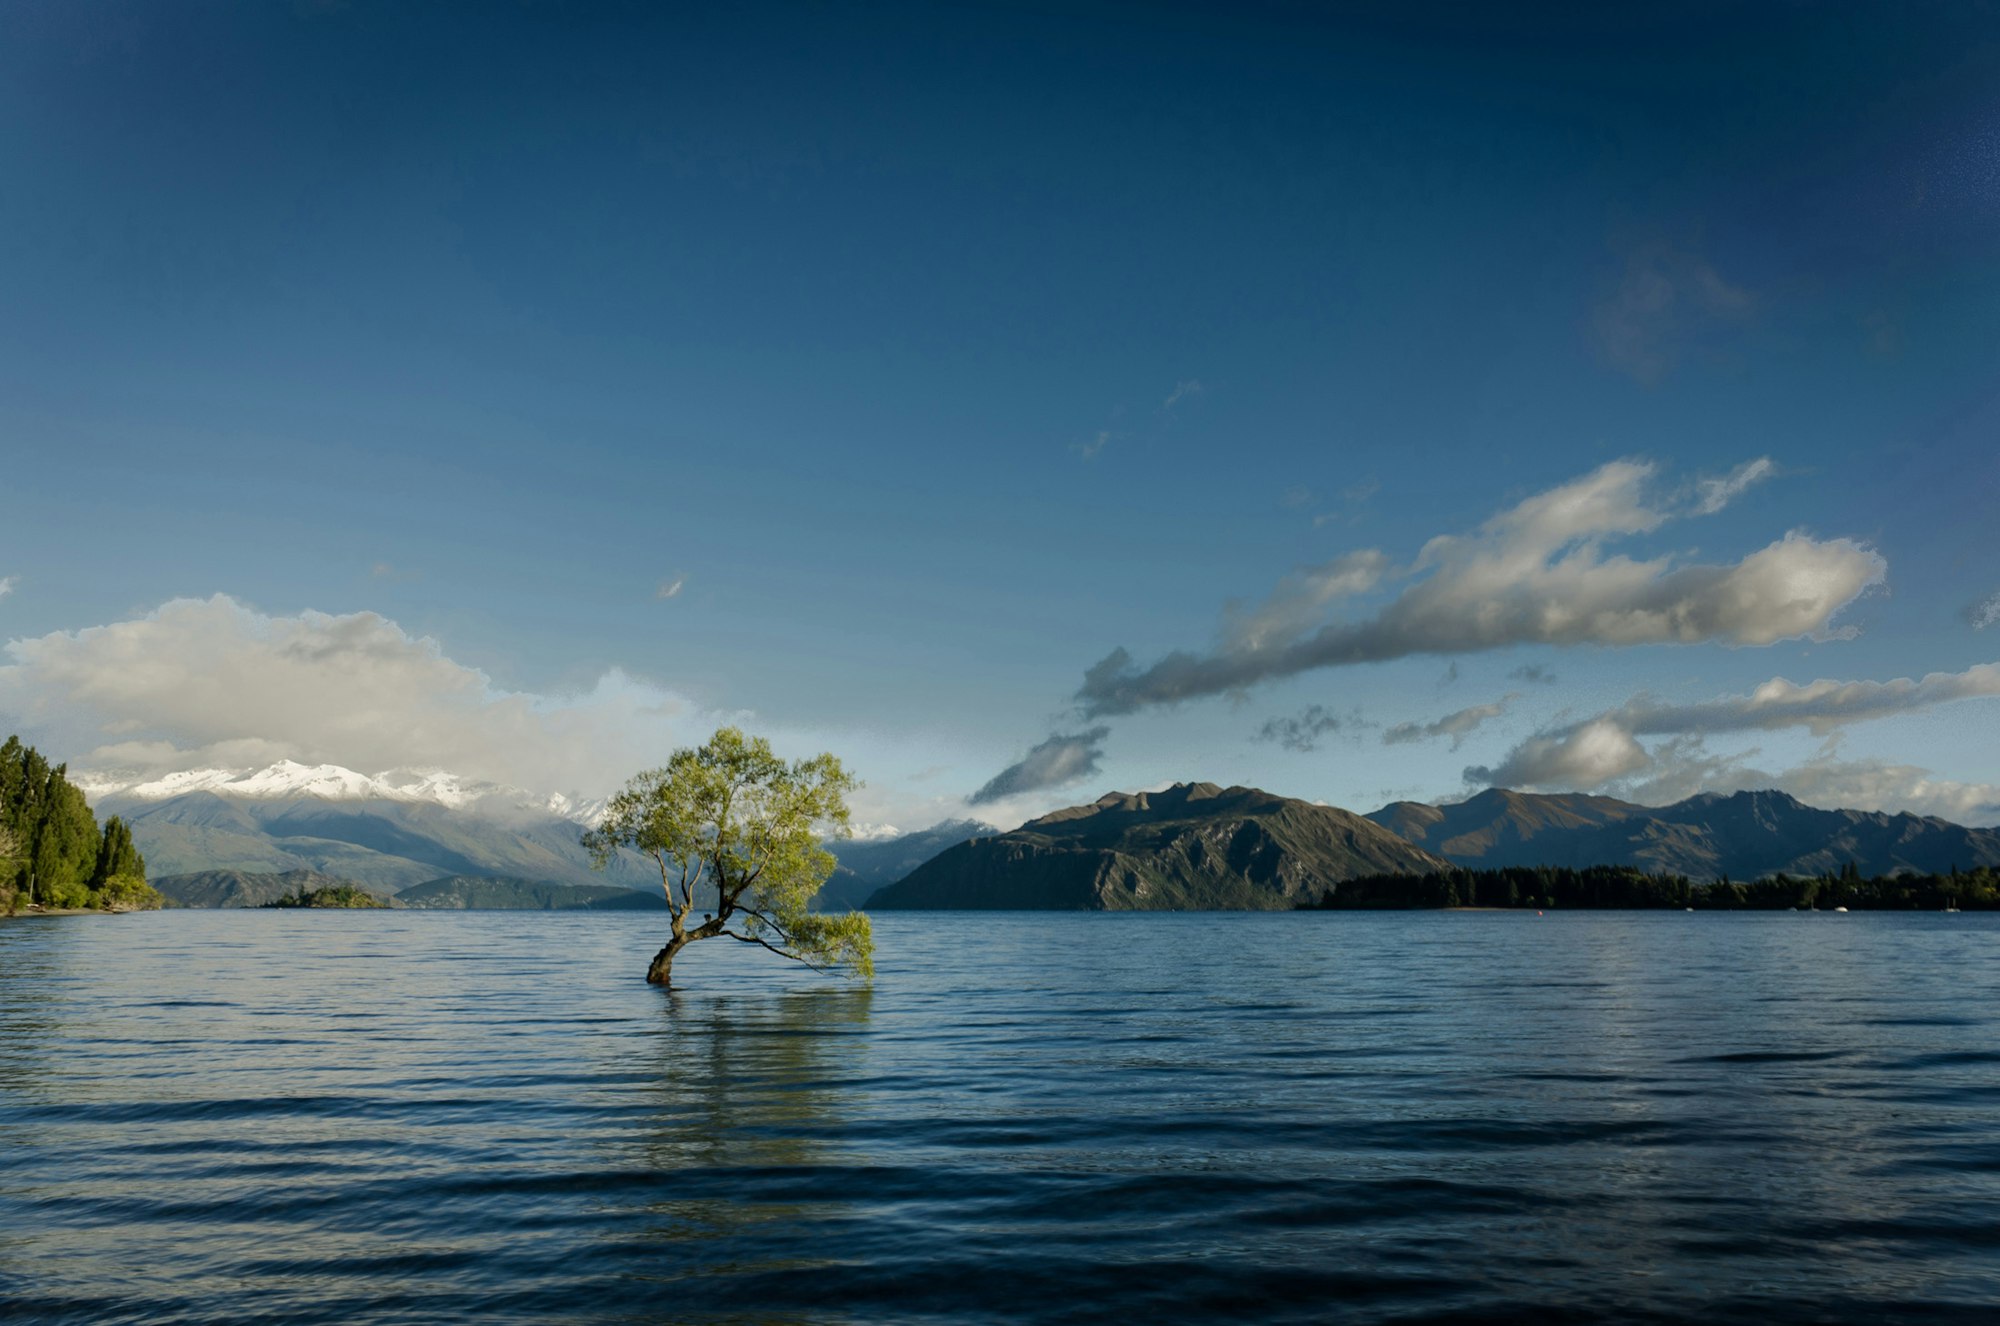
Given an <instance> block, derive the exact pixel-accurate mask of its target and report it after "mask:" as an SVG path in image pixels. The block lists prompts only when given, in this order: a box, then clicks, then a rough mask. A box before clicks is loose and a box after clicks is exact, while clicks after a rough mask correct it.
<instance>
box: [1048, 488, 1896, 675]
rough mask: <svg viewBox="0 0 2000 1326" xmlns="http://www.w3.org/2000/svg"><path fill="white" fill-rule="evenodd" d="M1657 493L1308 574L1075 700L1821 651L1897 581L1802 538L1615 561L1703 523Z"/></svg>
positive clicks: (1566, 496)
mask: <svg viewBox="0 0 2000 1326" xmlns="http://www.w3.org/2000/svg"><path fill="white" fill-rule="evenodd" d="M1653 477H1654V467H1653V466H1652V465H1651V464H1649V463H1647V462H1643V461H1636V460H1622V461H1614V462H1612V463H1610V464H1608V465H1604V466H1602V467H1600V468H1599V469H1597V470H1595V471H1593V472H1592V473H1590V474H1587V475H1585V476H1583V477H1582V478H1580V479H1577V480H1575V481H1573V482H1571V483H1567V484H1563V485H1561V486H1559V487H1556V488H1552V489H1550V490H1548V491H1547V492H1543V493H1538V494H1536V495H1535V496H1532V497H1529V498H1526V499H1525V500H1523V501H1521V502H1519V503H1517V504H1516V505H1514V506H1513V507H1510V508H1508V509H1507V510H1505V511H1502V512H1500V513H1498V514H1497V515H1495V516H1493V517H1492V518H1490V519H1489V520H1487V521H1486V522H1485V523H1484V524H1483V525H1481V526H1479V527H1478V528H1477V529H1475V530H1473V531H1472V532H1471V533H1469V534H1464V535H1456V536H1440V537H1438V538H1434V539H1432V540H1430V542H1428V543H1426V544H1425V545H1424V547H1423V550H1422V552H1421V553H1420V554H1419V555H1418V556H1417V559H1416V561H1415V562H1414V563H1413V564H1411V565H1410V566H1408V567H1407V568H1404V569H1403V570H1401V571H1400V572H1395V571H1393V570H1392V567H1391V564H1390V561H1389V558H1388V556H1387V555H1386V554H1384V553H1382V552H1380V551H1379V550H1375V549H1362V550H1358V551H1356V552H1352V553H1347V554H1344V555H1343V556H1341V557H1339V558H1335V559H1333V560H1332V561H1330V562H1326V563H1322V564H1321V565H1319V566H1317V567H1309V568H1305V569H1304V570H1301V571H1295V572H1293V573H1292V574H1291V575H1290V576H1288V577H1286V578H1285V580H1283V581H1281V582H1280V583H1279V585H1278V587H1277V588H1276V589H1275V590H1274V591H1273V593H1272V594H1271V596H1270V597H1269V598H1268V599H1267V600H1266V601H1265V602H1264V603H1263V604H1262V605H1260V606H1259V607H1257V608H1255V609H1251V610H1247V611H1246V610H1244V609H1241V608H1239V607H1236V606H1234V605H1231V606H1230V607H1229V608H1228V609H1227V610H1226V611H1225V614H1224V623H1223V629H1222V632H1221V640H1220V643H1219V645H1218V646H1217V647H1216V648H1215V649H1213V650H1211V651H1209V652H1206V653H1196V652H1193V651H1188V650H1181V651H1176V652H1174V653H1171V654H1168V655H1167V656H1166V657H1164V658H1162V659H1160V660H1159V661H1157V662H1155V663H1153V664H1150V665H1148V666H1144V667H1141V666H1139V665H1138V664H1137V663H1136V661H1135V660H1134V659H1133V658H1132V656H1131V654H1130V653H1128V652H1127V651H1126V650H1124V649H1116V650H1113V651H1112V652H1111V653H1110V654H1108V655H1106V656H1105V657H1104V658H1102V659H1100V660H1099V661H1098V662H1097V663H1096V664H1094V665H1093V666H1092V667H1091V668H1090V669H1089V670H1088V671H1087V672H1086V673H1085V674H1084V681H1083V685H1082V687H1081V688H1080V689H1079V690H1078V692H1077V696H1076V698H1077V700H1078V702H1079V703H1080V705H1081V707H1082V709H1083V711H1084V712H1085V713H1087V714H1117V713H1130V712H1133V711H1135V710H1139V709H1143V708H1146V707H1148V706H1151V705H1158V704H1171V703H1174V702H1177V701H1181V700H1190V699H1195V698H1199V697H1202V696H1209V695H1220V694H1225V693H1232V692H1241V691H1244V690H1246V689H1248V688H1249V687H1251V686H1254V685H1257V684H1259V683H1261V682H1266V681H1271V680H1275V679H1277V678H1281V677H1289V676H1294V675H1296V674H1299V673H1302V672H1307V671H1311V670H1314V669H1318V668H1332V667H1343V666H1348V665H1351V664H1356V663H1370V662H1382V661H1386V660H1389V659H1395V658H1404V657H1408V656H1410V655H1413V654H1467V653H1474V652H1478V651H1483V650H1491V649H1500V648H1505V647H1508V646H1511V645H1520V644H1554V645H1605V646H1630V645H1644V644H1696V643H1703V642H1715V643H1721V644H1729V645H1768V644H1773V643H1775V642H1777V641H1779V640H1788V639H1796V638H1800V637H1812V638H1821V637H1824V636H1826V635H1827V634H1829V632H1830V631H1831V630H1832V621H1833V618H1834V617H1835V615H1836V614H1838V613H1839V612H1840V611H1841V609H1843V608H1845V607H1846V606H1847V605H1848V604H1850V603H1852V602H1853V601H1854V600H1855V599H1856V598H1858V597H1859V596H1860V595H1861V594H1862V593H1863V592H1864V591H1866V590H1868V589H1869V588H1871V587H1872V586H1874V585H1876V584H1878V583H1880V581H1881V580H1882V578H1883V576H1884V574H1885V573H1886V571H1887V563H1886V562H1884V561H1883V559H1882V557H1881V556H1880V555H1879V554H1878V553H1876V552H1875V551H1874V550H1873V549H1872V548H1870V547H1868V546H1866V545H1865V544H1862V543H1859V542H1857V541H1855V540H1852V539H1845V538H1835V539H1816V538H1814V537H1812V536H1810V535H1808V534H1805V533H1803V532H1801V531H1797V530H1794V531H1792V532H1790V533H1788V534H1786V535H1784V536H1783V537H1782V538H1780V539H1778V540H1777V541H1775V542H1773V543H1771V544H1769V545H1768V546H1766V547H1764V548H1762V549H1759V550H1758V551H1756V552H1753V553H1751V554H1749V555H1748V556H1746V557H1744V558H1743V559H1742V560H1741V561H1737V562H1733V563H1724V564H1695V565H1677V564H1676V563H1675V560H1674V559H1673V558H1672V557H1671V556H1670V555H1662V556H1659V557H1654V558H1648V559H1634V558H1631V557H1626V556H1623V555H1615V554H1607V553H1606V552H1605V550H1604V549H1605V545H1606V543H1607V542H1610V541H1612V540H1614V539H1617V538H1621V537H1630V536H1634V535H1640V534H1647V533H1651V532H1653V531H1655V530H1657V529H1659V528H1660V527H1661V526H1662V525H1664V524H1666V523H1667V522H1668V521H1670V520H1672V519H1675V518H1677V517H1680V516H1683V515H1686V514H1689V513H1688V511H1687V510H1686V508H1685V507H1684V506H1683V505H1681V504H1679V503H1676V502H1674V501H1671V500H1669V501H1666V502H1657V501H1653V500H1649V499H1648V497H1647V489H1648V487H1649V485H1650V482H1651V480H1652V479H1653ZM1392 578H1393V579H1409V580H1410V581H1412V582H1413V583H1411V584H1410V585H1409V587H1408V588H1406V589H1404V590H1403V591H1402V592H1401V593H1400V594H1398V595H1397V596H1396V597H1395V598H1394V599H1393V600H1392V601H1390V602H1389V603H1388V604H1387V605H1385V606H1384V607H1382V608H1381V609H1380V610H1378V611H1377V612H1375V613H1374V614H1372V615H1370V616H1365V617H1362V618H1360V619H1359V620H1346V621H1342V620H1335V621H1330V622H1324V623H1323V624H1322V623H1321V622H1320V620H1319V619H1318V618H1317V617H1316V616H1315V613H1316V612H1317V611H1318V610H1320V609H1322V608H1324V607H1327V606H1330V605H1332V604H1334V603H1336V602H1337V601H1339V600H1341V599H1343V598H1346V597H1351V596H1353V595H1355V594H1358V593H1360V592H1362V591H1364V590H1366V589H1369V588H1372V587H1374V586H1375V585H1376V584H1378V583H1383V582H1387V581H1388V580H1390V579H1392Z"/></svg>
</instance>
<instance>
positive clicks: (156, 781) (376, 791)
mask: <svg viewBox="0 0 2000 1326" xmlns="http://www.w3.org/2000/svg"><path fill="white" fill-rule="evenodd" d="M75 777H76V782H77V784H78V786H80V787H82V788H83V790H84V793H85V795H87V796H89V797H90V798H91V799H92V800H98V799H101V798H117V799H119V800H123V801H141V802H155V801H168V800H171V799H173V798H175V797H180V796H186V795H188V794H189V793H193V792H208V793H212V794H214V795H216V796H220V797H227V798H231V799H238V800H254V801H276V800H289V799H293V798H299V797H314V798H318V799H320V800H323V801H406V802H428V803H431V804H434V805H439V806H446V807H449V808H451V809H453V810H479V811H484V812H487V813H489V814H490V813H496V812H503V811H508V810H514V811H530V812H543V813H547V814H551V815H555V816H557V817H559V818H561V819H566V820H573V821H575V822H576V823H578V824H584V825H594V824H596V823H597V822H598V821H599V820H601V819H603V818H604V807H605V799H604V798H602V797H583V796H579V795H576V794H574V793H564V792H552V793H546V794H538V793H534V792H529V791H526V790H525V789H522V788H518V787H508V786H505V785H504V784H500V783H489V782H480V781H477V780H474V779H469V778H463V777H460V776H459V775H458V774H455V773H450V772H448V771H445V770H439V769H433V770H414V769H391V770H388V771H386V772H383V773H378V774H364V773H359V772H357V771H355V770H353V769H346V768H342V767H341V766H340V765H337V764H301V763H299V762H298V761H296V760H280V761H278V762H277V763H276V764H272V765H267V766H266V767H264V768H261V769H255V768H252V769H189V770H186V771H184V772H181V773H171V774H167V775H165V776H164V777H158V778H147V777H144V776H141V775H132V774H119V773H115V772H98V773H84V774H78V775H76V776H75Z"/></svg>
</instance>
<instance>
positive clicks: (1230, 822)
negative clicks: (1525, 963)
mask: <svg viewBox="0 0 2000 1326" xmlns="http://www.w3.org/2000/svg"><path fill="white" fill-rule="evenodd" d="M1444 864H1445V863H1444V862H1443V861H1441V860H1440V859H1439V858H1438V857H1436V856H1433V855H1431V854H1430V853H1428V852H1425V851H1423V850H1421V849H1419V848H1417V847H1415V846H1413V845H1411V844H1410V843H1408V842H1406V841H1405V840H1404V839H1402V838H1400V837H1398V836H1397V835H1396V834H1394V833H1391V832H1389V831H1388V830H1387V829H1384V828H1383V827H1381V826H1380V825H1377V824H1374V823H1371V822H1370V821H1368V820H1365V819H1363V818H1362V817H1360V816H1359V815H1355V814H1351V813H1350V812H1348V811H1345V810H1337V809H1335V808H1333V807H1331V806H1316V805H1313V804H1312V803H1310V802H1306V801H1295V800H1292V799H1291V798H1289V797H1281V796H1275V795H1273V794H1272V793H1269V792H1263V791H1259V790H1257V789H1256V788H1250V787H1231V788H1221V787H1217V786H1216V785H1215V784H1213V783H1180V784H1176V785H1175V786H1173V787H1171V788H1168V789H1167V790H1166V791H1164V792H1150V793H1149V792H1139V793H1131V794H1127V793H1119V792H1114V793H1111V794H1110V795H1108V796H1105V797H1102V798H1100V799H1099V800H1098V801H1096V802H1094V803H1092V804H1091V805H1088V806H1073V807H1071V808H1069V809H1067V810H1059V811H1056V812H1054V813H1053V814H1049V815H1044V816H1043V817H1042V818H1040V819H1038V820H1031V821H1029V822H1028V823H1027V824H1024V825H1022V826H1021V827H1020V828H1018V829H1015V830H1014V831H1012V832H1011V833H1002V834H994V835H992V836H982V837H978V838H973V839H971V840H970V841H967V842H963V843H960V844H958V845H957V846H955V847H951V848H948V849H946V850H945V851H944V852H942V853H940V854H939V855H937V856H935V857H933V858H932V859H931V860H929V861H927V862H925V863H923V864H922V865H920V866H918V867H917V868H916V869H915V870H913V871H912V872H911V873H910V874H909V875H908V876H906V877H905V878H903V879H902V880H900V881H899V882H897V883H895V884H892V885H890V886H888V887H887V888H884V889H882V890H881V891H879V892H878V893H876V894H875V895H874V897H872V898H870V899H869V900H868V906H869V908H870V909H871V910H876V909H881V910H889V909H896V908H989V909H994V908H1021V909H1058V910H1071V911H1185V910H1202V909H1223V908H1230V909H1273V908H1287V907H1291V906H1293V905H1294V904H1295V903H1298V902H1301V901H1305V900H1308V899H1316V898H1318V897H1319V896H1320V894H1321V893H1322V892H1323V891H1324V890H1325V889H1326V887H1327V886H1328V885H1329V884H1334V883H1338V882H1339V881H1341V880H1346V879H1352V878H1354V877H1355V876H1357V875H1369V874H1378V873H1391V872H1409V873H1417V874H1424V873H1428V872H1430V871H1433V870H1438V869H1442V868H1443V867H1444Z"/></svg>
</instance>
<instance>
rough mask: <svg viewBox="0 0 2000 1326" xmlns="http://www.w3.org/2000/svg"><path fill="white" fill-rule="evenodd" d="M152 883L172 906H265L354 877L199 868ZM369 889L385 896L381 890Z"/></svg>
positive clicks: (295, 871)
mask: <svg viewBox="0 0 2000 1326" xmlns="http://www.w3.org/2000/svg"><path fill="white" fill-rule="evenodd" d="M151 883H152V885H153V887H154V888H156V889H158V890H159V891H160V892H161V893H162V894H164V895H165V896H166V899H167V904H168V905H169V906H171V907H262V906H263V905H264V904H265V903H267V902H275V901H277V900H278V899H279V898H284V897H289V896H291V895H292V894H295V893H298V892H300V891H301V890H303V891H305V892H308V893H310V892H313V891H314V890H317V889H337V888H339V887H340V886H342V885H343V884H349V885H351V884H354V881H353V880H351V879H339V878H336V877H335V876H332V875H322V874H321V873H320V872H319V871H317V870H287V871H283V872H280V873H256V872H252V871H244V870H200V871H196V872H194V873H192V874H186V875H167V876H164V877H161V876H154V877H153V879H152V880H151ZM357 887H359V886H357ZM366 891H367V892H371V893H374V895H375V896H376V897H378V898H384V899H385V900H386V896H385V895H384V894H383V893H382V892H381V891H379V890H372V889H371V890H366Z"/></svg>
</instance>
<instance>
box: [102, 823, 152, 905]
mask: <svg viewBox="0 0 2000 1326" xmlns="http://www.w3.org/2000/svg"><path fill="white" fill-rule="evenodd" d="M120 876H137V877H138V878H139V880H140V881H141V882H143V881H144V880H145V878H146V860H145V858H144V857H142V856H140V855H139V847H138V844H136V843H134V842H133V841H132V830H131V828H130V827H129V826H128V825H127V824H126V823H125V821H124V820H121V819H119V818H118V817H117V816H116V815H113V816H112V817H111V818H110V819H108V820H106V821H105V822H104V837H103V839H102V840H101V841H100V842H99V843H98V846H97V865H96V868H95V869H94V870H93V871H92V872H91V878H90V885H91V887H92V888H96V889H101V888H103V887H104V885H105V882H106V881H108V880H112V879H116V878H119V877H120Z"/></svg>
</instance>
